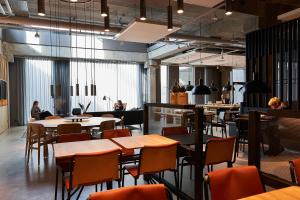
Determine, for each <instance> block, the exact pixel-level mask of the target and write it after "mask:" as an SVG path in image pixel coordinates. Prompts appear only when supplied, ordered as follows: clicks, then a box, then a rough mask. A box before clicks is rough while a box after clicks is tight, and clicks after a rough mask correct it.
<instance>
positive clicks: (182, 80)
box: [179, 67, 195, 104]
mask: <svg viewBox="0 0 300 200" xmlns="http://www.w3.org/2000/svg"><path fill="white" fill-rule="evenodd" d="M194 70H195V69H194V67H179V84H180V85H188V84H189V81H190V82H191V85H193V84H194V83H195V80H194V79H195V78H194V74H195V73H194ZM187 93H188V95H189V103H190V104H194V103H195V96H194V95H192V91H187Z"/></svg>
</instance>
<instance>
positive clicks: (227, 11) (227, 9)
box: [225, 0, 232, 16]
mask: <svg viewBox="0 0 300 200" xmlns="http://www.w3.org/2000/svg"><path fill="white" fill-rule="evenodd" d="M231 14H232V0H225V15H227V16H229V15H231Z"/></svg>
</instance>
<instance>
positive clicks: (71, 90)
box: [70, 85, 74, 96]
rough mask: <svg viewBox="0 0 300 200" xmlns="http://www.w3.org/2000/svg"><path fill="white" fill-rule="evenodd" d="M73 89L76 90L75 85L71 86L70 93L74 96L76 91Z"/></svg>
mask: <svg viewBox="0 0 300 200" xmlns="http://www.w3.org/2000/svg"><path fill="white" fill-rule="evenodd" d="M73 91H74V87H73V85H71V86H70V95H71V96H74V92H73Z"/></svg>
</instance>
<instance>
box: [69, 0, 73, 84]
mask: <svg viewBox="0 0 300 200" xmlns="http://www.w3.org/2000/svg"><path fill="white" fill-rule="evenodd" d="M71 12H72V11H71V1H70V2H69V15H70V16H69V22H70V23H69V24H70V29H69V43H70V44H69V45H70V57H71V60H70V72H71V76H70V78H71V85H73V83H72V82H73V81H72V77H73V74H72V60H73V59H72V57H73V56H72V29H71V23H72V18H71V17H72V13H71Z"/></svg>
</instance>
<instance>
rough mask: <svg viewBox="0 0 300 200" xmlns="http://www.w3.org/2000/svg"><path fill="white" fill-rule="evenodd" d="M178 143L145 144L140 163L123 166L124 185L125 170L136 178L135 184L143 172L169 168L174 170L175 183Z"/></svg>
mask: <svg viewBox="0 0 300 200" xmlns="http://www.w3.org/2000/svg"><path fill="white" fill-rule="evenodd" d="M176 162H177V143H174V144H171V145H157V146H145V147H144V148H142V149H141V153H140V158H139V164H138V165H125V166H124V167H123V173H122V175H123V178H122V185H123V186H124V175H125V170H127V171H128V173H129V174H130V175H131V176H132V177H133V178H134V184H135V185H136V184H137V179H138V178H139V176H140V175H141V174H154V173H160V172H164V171H167V170H170V171H173V172H174V178H175V184H176V187H177V188H178V179H177V169H176V168H177V166H176Z"/></svg>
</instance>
